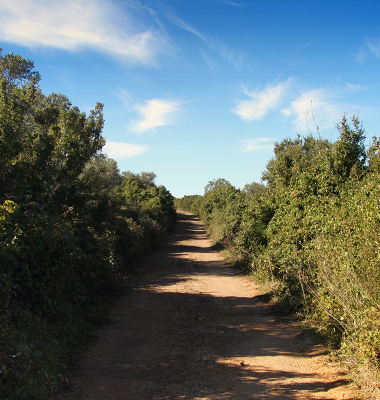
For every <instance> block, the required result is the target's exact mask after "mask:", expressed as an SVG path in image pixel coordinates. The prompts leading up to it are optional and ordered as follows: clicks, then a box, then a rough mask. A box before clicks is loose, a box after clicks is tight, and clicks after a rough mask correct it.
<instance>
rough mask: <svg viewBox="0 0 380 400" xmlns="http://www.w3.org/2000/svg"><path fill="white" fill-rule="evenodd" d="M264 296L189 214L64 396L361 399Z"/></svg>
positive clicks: (80, 399)
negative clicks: (275, 312) (276, 313)
mask: <svg viewBox="0 0 380 400" xmlns="http://www.w3.org/2000/svg"><path fill="white" fill-rule="evenodd" d="M258 294H259V290H258V287H257V286H256V285H255V284H254V283H253V282H252V281H251V280H249V279H248V278H247V277H244V276H242V275H241V274H239V273H238V272H237V271H235V270H233V269H231V268H229V267H227V266H226V265H225V264H224V263H223V259H222V258H221V256H220V254H219V253H218V252H217V251H215V250H214V249H213V248H212V246H211V242H210V241H209V239H208V238H207V236H206V235H205V232H204V229H203V227H202V225H201V224H200V222H199V221H198V219H196V218H195V217H194V216H193V215H190V214H185V213H180V214H179V221H178V226H177V229H176V231H175V232H174V234H173V235H171V236H170V238H169V239H168V241H167V243H166V245H165V246H164V247H163V248H162V249H161V250H160V251H158V252H156V253H154V254H153V256H152V257H150V258H149V260H148V262H147V263H146V266H145V267H144V268H143V269H142V270H141V271H140V273H139V276H138V277H137V278H136V282H134V285H133V288H132V289H131V291H130V293H129V294H128V295H127V296H125V297H123V298H121V299H120V301H119V304H118V306H117V307H116V309H115V310H114V314H113V315H112V319H113V321H114V323H113V324H112V326H110V327H109V328H108V329H107V330H106V331H105V332H104V333H103V334H102V336H101V337H100V339H99V341H98V343H97V344H96V345H95V347H94V348H93V349H92V350H91V352H90V354H89V356H88V358H87V359H86V360H85V361H84V362H83V365H82V372H81V373H80V374H79V376H78V377H77V380H76V382H72V383H71V385H70V387H69V388H68V390H67V391H66V392H65V393H63V394H61V395H60V396H59V397H58V398H65V399H67V398H68V399H72V400H104V399H107V400H118V399H120V400H121V399H122V400H137V399H138V400H149V399H154V400H159V399H160V400H163V399H173V400H174V399H182V400H200V399H210V400H211V399H221V400H222V399H223V400H224V399H230V400H232V399H233V400H238V399H354V398H355V397H354V396H353V395H352V394H351V392H350V390H349V388H348V386H346V384H347V381H346V380H345V378H344V376H343V375H341V374H340V373H339V370H338V368H337V367H336V366H334V365H332V364H331V363H329V362H328V359H327V357H326V356H325V355H324V350H323V348H322V347H321V346H320V345H316V344H315V343H314V341H313V339H312V338H310V337H308V336H307V335H306V334H304V333H301V332H300V331H299V330H298V329H297V327H296V326H295V324H294V323H289V322H287V321H284V320H283V319H281V318H278V317H275V316H273V314H271V313H270V311H269V309H268V307H267V306H266V305H265V304H262V303H260V297H259V296H258Z"/></svg>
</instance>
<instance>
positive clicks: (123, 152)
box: [103, 140, 148, 159]
mask: <svg viewBox="0 0 380 400" xmlns="http://www.w3.org/2000/svg"><path fill="white" fill-rule="evenodd" d="M147 151H148V148H147V147H144V146H138V145H136V144H130V143H120V142H110V141H108V140H107V142H106V145H105V146H104V147H103V153H106V154H107V155H108V156H109V157H111V158H115V159H121V158H129V157H134V156H137V155H139V154H143V153H145V152H147Z"/></svg>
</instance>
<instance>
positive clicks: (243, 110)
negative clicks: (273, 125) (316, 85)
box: [233, 78, 293, 121]
mask: <svg viewBox="0 0 380 400" xmlns="http://www.w3.org/2000/svg"><path fill="white" fill-rule="evenodd" d="M292 81H293V79H292V78H289V79H287V80H286V81H285V82H281V83H279V84H277V85H272V84H268V85H267V87H266V88H265V89H263V90H261V91H260V90H259V89H256V90H254V91H253V92H249V91H248V90H247V89H246V88H245V87H243V92H244V94H246V95H247V96H248V97H250V99H249V100H240V101H238V104H237V106H236V107H235V108H234V109H233V112H234V113H235V114H237V115H238V116H239V117H241V118H242V119H244V120H245V121H252V120H258V119H261V118H263V117H264V115H265V114H266V113H267V112H268V111H269V110H270V109H273V108H276V107H277V106H278V105H279V104H280V102H281V100H282V99H283V97H284V96H285V95H286V94H287V92H288V89H289V88H290V85H291V83H292Z"/></svg>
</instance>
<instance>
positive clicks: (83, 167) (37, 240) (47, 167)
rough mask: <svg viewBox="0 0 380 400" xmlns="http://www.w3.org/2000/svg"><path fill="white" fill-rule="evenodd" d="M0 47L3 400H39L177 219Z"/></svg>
mask: <svg viewBox="0 0 380 400" xmlns="http://www.w3.org/2000/svg"><path fill="white" fill-rule="evenodd" d="M39 80H40V76H39V74H38V72H36V71H34V65H33V62H32V61H30V60H26V59H24V58H22V57H21V56H19V55H14V54H12V53H10V54H7V55H3V54H2V53H1V50H0V398H2V399H8V400H11V399H25V400H26V399H44V398H47V396H48V395H49V394H50V393H52V392H53V391H54V390H55V389H56V388H57V386H59V385H60V384H61V383H62V382H63V381H64V380H65V376H66V374H67V370H68V365H69V364H70V362H71V361H70V359H71V356H72V349H73V348H74V347H75V346H76V345H77V344H78V342H80V340H81V338H82V337H83V335H86V333H87V332H89V331H91V329H92V328H91V327H92V324H93V322H94V320H96V314H97V312H98V310H99V307H100V306H101V305H102V304H103V303H104V302H105V301H106V300H107V299H108V298H109V297H110V296H111V295H112V294H114V293H117V292H119V291H120V290H122V289H123V287H125V286H124V285H125V282H126V280H127V279H128V277H129V276H131V274H132V273H133V271H134V269H135V268H136V266H138V265H139V263H141V261H142V259H143V257H144V255H146V254H147V253H148V252H149V251H150V250H152V249H154V248H156V247H157V246H158V245H159V243H160V241H161V240H162V238H163V237H164V236H165V234H166V232H167V231H168V230H170V229H171V228H172V227H173V224H174V222H175V215H176V214H175V208H174V202H173V200H174V199H173V197H172V195H171V194H170V192H169V191H168V190H167V189H166V188H165V187H164V186H157V185H156V184H155V182H154V181H155V177H156V176H155V174H154V173H146V172H142V173H141V174H134V173H131V172H123V173H120V172H119V169H118V166H117V163H116V161H114V160H112V159H110V158H108V157H107V156H106V155H105V154H102V153H101V150H102V147H103V146H104V144H105V140H104V138H103V137H102V134H101V133H102V128H103V114H102V109H103V106H102V104H99V103H98V104H97V105H96V106H95V108H94V110H92V111H91V112H90V113H89V114H88V115H86V114H85V113H83V112H81V111H80V110H79V109H78V108H77V107H75V106H73V105H72V104H71V102H70V101H69V99H68V98H67V97H66V96H64V95H61V94H54V93H53V94H50V95H45V94H43V93H42V91H41V89H40V88H39V86H38V82H39Z"/></svg>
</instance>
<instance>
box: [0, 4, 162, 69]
mask: <svg viewBox="0 0 380 400" xmlns="http://www.w3.org/2000/svg"><path fill="white" fill-rule="evenodd" d="M127 4H128V3H125V4H124V5H125V7H124V8H123V9H121V8H118V7H119V6H117V5H116V4H115V3H112V2H111V1H110V0H60V1H54V2H53V1H51V0H17V1H14V0H2V1H1V2H0V40H2V41H4V42H10V43H16V44H19V45H23V46H29V47H54V48H60V49H65V50H78V49H82V48H92V49H95V50H98V51H101V52H106V53H109V54H111V55H113V56H116V57H121V58H124V59H126V60H130V61H134V62H139V63H143V64H149V63H152V62H153V60H154V58H155V56H156V54H157V53H159V52H165V51H167V49H168V44H167V41H166V39H165V38H164V35H162V34H161V33H160V32H159V31H158V30H157V29H154V28H150V29H145V28H141V27H138V26H137V25H138V21H137V20H135V19H134V18H133V17H132V16H131V15H130V14H128V10H127V9H126V5H127Z"/></svg>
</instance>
